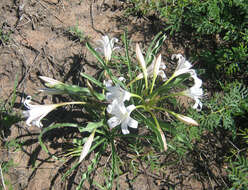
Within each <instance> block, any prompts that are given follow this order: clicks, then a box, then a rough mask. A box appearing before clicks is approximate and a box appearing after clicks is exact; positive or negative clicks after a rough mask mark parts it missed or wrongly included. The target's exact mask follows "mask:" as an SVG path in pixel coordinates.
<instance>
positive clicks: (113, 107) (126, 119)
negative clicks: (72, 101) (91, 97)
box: [107, 99, 138, 135]
mask: <svg viewBox="0 0 248 190" xmlns="http://www.w3.org/2000/svg"><path fill="white" fill-rule="evenodd" d="M134 109H135V106H134V105H130V106H128V107H125V105H124V103H123V102H122V103H120V102H118V101H117V99H115V100H114V101H113V102H112V103H111V104H110V105H108V107H107V112H108V113H110V114H112V115H114V116H113V117H111V118H110V119H109V120H108V121H107V123H108V126H109V127H110V129H113V128H114V127H116V126H118V125H120V124H121V130H122V133H123V134H124V135H126V134H129V130H128V126H129V127H131V128H137V127H138V122H137V121H136V120H135V119H133V118H131V117H130V114H131V112H132V111H133V110H134Z"/></svg>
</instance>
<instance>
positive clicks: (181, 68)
mask: <svg viewBox="0 0 248 190" xmlns="http://www.w3.org/2000/svg"><path fill="white" fill-rule="evenodd" d="M175 58H176V59H177V60H178V61H177V67H176V70H175V72H174V74H173V75H174V77H176V76H179V75H181V74H184V73H190V72H191V71H192V69H190V68H191V67H192V65H191V63H190V62H189V61H187V60H186V59H185V58H184V57H183V56H182V55H181V54H173V55H172V56H171V59H172V60H173V59H175Z"/></svg>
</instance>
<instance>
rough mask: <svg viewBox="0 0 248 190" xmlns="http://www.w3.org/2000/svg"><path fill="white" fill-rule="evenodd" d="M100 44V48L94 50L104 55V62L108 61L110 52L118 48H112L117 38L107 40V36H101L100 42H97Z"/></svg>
mask: <svg viewBox="0 0 248 190" xmlns="http://www.w3.org/2000/svg"><path fill="white" fill-rule="evenodd" d="M99 42H100V43H101V47H99V48H96V50H99V51H100V52H101V53H103V54H104V57H105V59H106V61H110V59H111V55H112V52H113V51H114V50H116V49H118V48H119V47H114V44H115V43H117V42H118V39H117V38H112V39H111V40H110V39H109V37H108V36H103V37H102V39H101V40H99Z"/></svg>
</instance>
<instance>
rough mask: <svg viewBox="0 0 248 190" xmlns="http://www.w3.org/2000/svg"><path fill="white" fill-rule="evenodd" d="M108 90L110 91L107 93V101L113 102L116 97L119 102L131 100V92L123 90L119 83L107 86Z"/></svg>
mask: <svg viewBox="0 0 248 190" xmlns="http://www.w3.org/2000/svg"><path fill="white" fill-rule="evenodd" d="M107 90H108V91H109V92H107V93H106V100H107V101H110V102H113V101H114V100H115V99H116V100H117V101H118V102H124V101H126V100H130V97H131V94H130V92H128V91H126V90H123V89H122V88H121V87H120V85H118V84H117V85H116V86H109V87H107Z"/></svg>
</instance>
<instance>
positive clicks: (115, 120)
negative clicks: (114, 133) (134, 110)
mask: <svg viewBox="0 0 248 190" xmlns="http://www.w3.org/2000/svg"><path fill="white" fill-rule="evenodd" d="M107 123H108V126H109V127H110V129H113V128H114V127H116V126H118V125H120V124H121V121H120V119H119V118H118V117H116V116H114V117H111V118H110V119H109V120H108V121H107Z"/></svg>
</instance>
